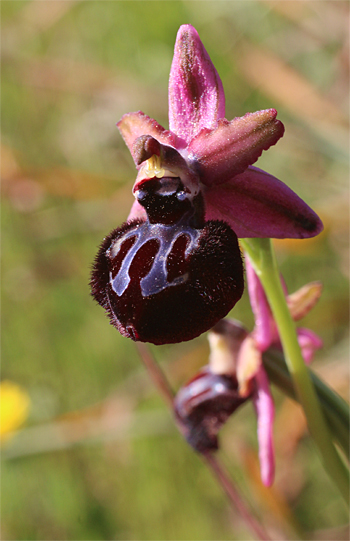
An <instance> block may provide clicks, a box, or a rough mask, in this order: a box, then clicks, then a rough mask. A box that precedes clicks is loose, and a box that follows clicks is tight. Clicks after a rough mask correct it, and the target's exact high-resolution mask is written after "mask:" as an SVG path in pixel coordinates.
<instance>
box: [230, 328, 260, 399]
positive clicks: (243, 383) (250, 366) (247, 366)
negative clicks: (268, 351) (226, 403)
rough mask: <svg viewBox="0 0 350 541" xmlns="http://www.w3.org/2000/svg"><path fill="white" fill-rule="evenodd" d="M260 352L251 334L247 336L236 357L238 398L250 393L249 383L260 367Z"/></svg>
mask: <svg viewBox="0 0 350 541" xmlns="http://www.w3.org/2000/svg"><path fill="white" fill-rule="evenodd" d="M261 362H262V361H261V352H260V351H259V350H258V348H257V345H256V342H255V339H254V336H253V334H249V335H248V336H247V337H246V338H245V339H244V340H243V342H242V345H241V347H240V349H239V352H238V355H237V369H236V377H237V382H238V385H239V394H240V396H242V397H244V396H248V395H249V394H250V393H251V390H252V389H251V387H252V386H251V381H252V379H253V378H255V376H256V374H257V372H258V371H259V370H260V367H261Z"/></svg>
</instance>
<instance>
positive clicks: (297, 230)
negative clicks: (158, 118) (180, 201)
mask: <svg viewBox="0 0 350 541" xmlns="http://www.w3.org/2000/svg"><path fill="white" fill-rule="evenodd" d="M204 198H205V203H206V220H224V221H226V222H227V223H228V224H229V225H230V226H231V227H232V229H233V230H234V231H235V233H236V235H237V236H238V237H239V238H248V237H257V238H263V237H273V238H277V239H283V238H309V237H314V236H315V235H318V233H320V232H321V231H322V229H323V225H322V222H321V220H320V219H319V217H318V216H317V214H316V213H315V212H314V211H313V210H312V209H311V208H310V207H309V206H308V205H307V204H306V203H304V201H303V200H302V199H300V197H299V196H298V195H297V194H296V193H294V192H293V191H292V190H291V189H290V188H288V186H286V185H285V184H283V182H281V181H280V180H278V179H277V178H275V177H273V176H272V175H269V173H266V172H265V171H262V170H261V169H258V168H257V167H254V166H250V167H248V169H247V170H246V171H245V172H244V173H242V174H240V175H237V176H235V177H234V178H232V179H231V180H230V181H229V182H227V183H225V184H220V185H219V186H212V187H210V188H206V189H205V191H204Z"/></svg>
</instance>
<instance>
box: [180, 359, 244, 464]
mask: <svg viewBox="0 0 350 541" xmlns="http://www.w3.org/2000/svg"><path fill="white" fill-rule="evenodd" d="M247 399H248V397H245V398H242V397H241V396H239V393H238V383H237V380H236V378H235V377H234V376H231V375H218V374H213V373H212V372H211V371H210V368H209V367H205V368H204V369H203V370H202V371H201V372H199V374H197V376H195V377H194V378H193V379H192V380H191V381H189V382H188V383H187V384H186V385H185V386H184V387H182V388H181V389H180V390H179V392H178V393H177V395H176V397H175V400H174V409H175V415H176V417H177V419H178V421H179V424H180V427H181V428H182V430H183V432H184V435H185V437H186V439H187V441H188V443H189V444H190V445H191V446H192V447H194V449H195V450H196V451H198V452H200V453H204V452H206V451H211V450H216V449H218V433H219V430H220V428H221V427H222V426H223V424H224V423H225V422H226V421H227V419H228V418H229V417H230V415H232V413H233V412H234V411H235V410H236V409H237V408H238V407H239V406H240V405H241V404H243V403H244V402H245V401H246V400H247Z"/></svg>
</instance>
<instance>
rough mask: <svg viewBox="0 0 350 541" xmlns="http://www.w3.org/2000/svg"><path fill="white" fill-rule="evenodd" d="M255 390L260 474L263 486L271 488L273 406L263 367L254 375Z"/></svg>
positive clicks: (273, 462)
mask: <svg viewBox="0 0 350 541" xmlns="http://www.w3.org/2000/svg"><path fill="white" fill-rule="evenodd" d="M254 379H255V383H256V390H255V392H254V393H253V397H252V400H253V404H254V407H255V410H256V415H257V422H258V427H257V431H258V442H259V460H260V474H261V480H262V482H263V484H264V485H265V486H267V487H269V486H271V485H272V483H273V479H274V476H275V451H274V444H273V420H274V416H275V406H274V403H273V399H272V395H271V393H270V387H269V380H268V377H267V375H266V372H265V370H264V368H263V366H261V367H260V370H259V371H258V372H257V374H256V375H255V378H254Z"/></svg>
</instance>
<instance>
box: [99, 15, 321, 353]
mask: <svg viewBox="0 0 350 541" xmlns="http://www.w3.org/2000/svg"><path fill="white" fill-rule="evenodd" d="M224 115H225V96H224V91H223V87H222V83H221V80H220V77H219V75H218V73H217V71H216V69H215V67H214V66H213V64H212V62H211V60H210V58H209V55H208V53H207V52H206V50H205V48H204V46H203V44H202V42H201V40H200V38H199V36H198V33H197V31H196V30H195V29H194V28H193V27H192V26H190V25H184V26H181V27H180V30H179V32H178V35H177V39H176V44H175V52H174V58H173V62H172V66H171V71H170V80H169V130H166V129H164V128H163V127H162V126H160V125H159V124H158V123H157V122H156V121H155V120H153V119H152V118H150V117H148V116H146V115H145V114H144V113H142V112H141V111H139V112H135V113H128V114H126V115H124V116H123V117H122V119H121V120H120V122H118V124H117V126H118V128H119V130H120V133H121V135H122V136H123V138H124V140H125V142H126V144H127V146H128V147H129V150H130V152H131V154H132V157H133V159H134V161H135V165H136V168H137V170H138V174H137V177H136V181H135V184H134V187H133V193H134V195H135V198H136V200H135V202H134V204H133V206H132V209H131V212H130V214H129V217H128V221H127V222H126V223H125V224H123V225H122V226H121V227H119V228H117V229H115V230H114V231H112V232H111V233H110V234H109V235H108V236H107V237H106V238H105V239H104V241H103V243H102V245H101V247H100V250H99V252H98V254H97V257H96V260H95V265H94V269H93V272H92V279H91V286H92V295H93V296H94V298H95V299H96V301H97V302H98V303H99V304H100V305H101V306H103V307H104V308H105V310H106V312H107V314H108V316H109V318H110V321H111V323H112V324H113V325H114V326H116V327H117V329H118V330H119V331H120V332H121V334H123V335H124V336H127V337H130V338H132V339H133V340H138V341H143V342H152V343H154V344H165V343H173V342H180V341H183V340H191V339H192V338H195V337H196V336H198V335H200V334H201V333H203V332H205V331H207V330H209V329H210V328H211V327H213V326H214V325H215V324H216V323H217V322H218V321H219V320H220V319H221V318H223V317H225V316H226V314H227V313H228V312H229V311H230V310H231V309H232V308H233V306H234V305H235V304H236V302H237V301H238V300H239V299H240V297H241V295H242V293H243V289H244V279H243V264H242V260H241V254H240V250H239V246H238V242H237V237H277V238H285V237H289V238H306V237H312V236H314V235H317V234H318V233H319V232H320V231H321V229H322V223H321V221H320V219H319V218H318V216H317V215H316V214H315V213H314V212H313V210H311V209H310V208H309V207H308V206H307V205H306V203H304V202H303V201H302V200H301V199H300V198H299V197H298V196H297V195H296V194H295V193H294V192H293V191H292V190H290V189H289V188H288V187H287V186H286V185H285V184H283V183H282V182H280V181H279V180H277V179H276V178H275V177H273V176H271V175H269V174H268V173H265V172H264V171H262V170H260V169H257V168H256V167H253V166H252V164H253V163H255V162H256V160H257V159H258V158H259V156H260V155H261V153H262V151H263V150H267V149H268V148H269V147H270V146H271V145H274V144H275V143H276V142H277V141H278V139H279V138H280V137H282V135H283V132H284V127H283V124H282V123H281V122H280V121H279V120H277V119H276V115H277V113H276V111H275V109H267V110H264V111H258V112H256V113H247V114H246V115H245V116H243V117H241V118H235V119H233V120H232V121H228V120H226V119H225V118H224Z"/></svg>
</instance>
